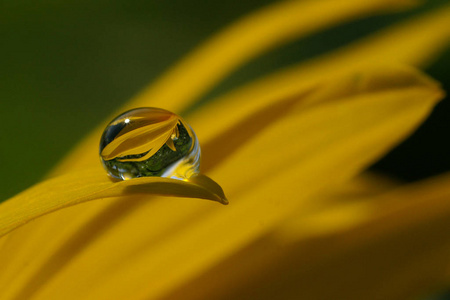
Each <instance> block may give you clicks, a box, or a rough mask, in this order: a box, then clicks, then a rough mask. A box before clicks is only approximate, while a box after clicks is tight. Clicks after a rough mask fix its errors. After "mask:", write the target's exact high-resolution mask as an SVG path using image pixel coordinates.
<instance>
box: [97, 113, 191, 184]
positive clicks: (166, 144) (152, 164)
mask: <svg viewBox="0 0 450 300" xmlns="http://www.w3.org/2000/svg"><path fill="white" fill-rule="evenodd" d="M100 159H101V161H102V164H103V167H104V168H105V169H106V171H107V172H108V174H109V175H111V176H112V177H114V178H118V179H122V180H127V179H132V178H137V177H144V176H159V177H170V178H175V179H180V180H185V179H187V178H189V177H191V176H194V175H196V174H198V172H199V167H200V146H199V143H198V140H197V137H196V135H195V133H194V131H193V130H192V128H191V127H190V126H189V125H188V124H187V123H186V122H185V121H184V120H183V119H182V118H181V117H180V116H178V115H176V114H174V113H172V112H169V111H167V110H164V109H160V108H153V107H145V108H137V109H133V110H130V111H127V112H125V113H123V114H121V115H120V116H118V117H117V118H115V119H114V120H113V121H112V122H111V123H110V124H109V125H108V126H107V127H106V129H105V131H104V132H103V135H102V137H101V140H100Z"/></svg>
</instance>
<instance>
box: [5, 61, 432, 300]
mask: <svg viewBox="0 0 450 300" xmlns="http://www.w3.org/2000/svg"><path fill="white" fill-rule="evenodd" d="M389 71H391V70H390V69H387V70H386V72H389ZM418 82H420V84H417V85H414V84H411V85H408V86H406V87H402V88H397V89H396V88H393V89H389V88H387V87H386V86H384V85H382V86H384V88H383V89H381V90H377V92H375V90H371V91H370V92H355V93H353V94H351V95H348V94H347V95H345V96H343V97H342V98H340V99H337V100H335V101H332V100H333V99H332V97H331V93H328V94H327V93H325V94H326V95H327V97H330V98H329V99H330V101H323V102H322V104H321V105H316V106H311V107H309V108H308V109H305V107H302V106H301V105H300V106H299V107H296V106H293V107H292V109H291V110H289V113H288V114H287V115H285V116H284V117H283V118H282V119H280V120H276V121H274V122H273V123H271V124H269V125H268V126H267V127H265V128H264V130H262V131H261V132H260V133H258V134H256V135H255V136H253V137H252V138H251V139H249V140H248V141H247V142H246V143H245V144H244V145H242V147H240V148H239V149H237V150H236V151H235V152H234V153H232V154H231V155H230V156H229V157H228V158H227V159H226V160H223V161H221V163H220V164H219V165H215V166H214V168H212V169H211V172H212V173H211V174H212V175H214V176H215V177H218V178H221V180H222V181H221V182H224V183H225V184H224V185H225V187H226V190H227V194H228V193H230V195H231V197H232V199H233V201H232V203H233V204H232V205H230V206H229V207H227V209H223V210H215V209H212V208H211V207H207V206H205V205H203V204H201V203H198V202H196V203H194V202H190V203H187V202H186V201H183V202H182V203H180V204H179V205H178V204H177V205H176V206H175V205H174V202H173V200H172V201H171V200H170V198H169V201H157V202H154V203H149V202H145V201H144V202H140V204H139V206H138V207H134V209H133V210H131V211H129V210H127V211H123V212H121V211H116V212H115V214H114V220H113V221H112V222H108V226H107V230H106V229H104V230H102V231H101V232H99V233H97V234H95V235H94V236H90V238H89V240H88V242H86V243H84V247H83V249H82V250H83V251H81V250H78V251H76V252H75V253H74V252H72V250H71V249H70V248H69V247H63V248H59V247H57V246H53V247H52V248H50V249H48V248H47V246H46V252H43V251H40V253H39V255H36V256H34V257H33V260H32V261H31V260H30V259H29V258H26V259H25V260H24V262H26V263H27V264H28V270H27V271H26V272H21V273H20V274H19V275H18V276H17V277H15V278H14V285H8V287H7V288H8V290H4V291H3V292H4V293H5V295H17V293H18V294H19V295H20V293H24V294H22V295H26V296H29V295H35V296H36V297H38V298H41V299H48V298H50V299H51V298H58V297H62V295H63V294H64V295H67V294H70V295H74V296H73V297H74V298H83V299H108V298H113V297H115V298H124V297H125V298H127V297H128V298H146V299H153V298H158V297H161V296H164V295H167V293H170V291H172V290H174V289H176V288H178V287H180V286H184V285H186V284H187V283H188V282H189V280H190V279H192V278H195V277H196V276H198V275H200V274H202V273H203V272H205V271H206V270H208V269H209V268H210V267H211V265H215V264H218V263H219V262H221V261H223V260H224V259H225V258H227V257H229V256H231V255H233V253H236V251H238V250H239V249H242V248H243V247H244V246H245V245H247V244H248V243H252V242H253V241H255V240H258V239H259V238H261V237H262V236H264V235H265V234H267V233H268V232H270V231H271V230H272V229H273V227H274V226H275V225H276V224H278V223H279V222H281V221H282V220H284V219H285V218H286V217H288V216H289V215H291V214H292V212H293V211H295V210H298V209H306V208H308V207H311V206H314V205H315V203H314V202H311V201H309V199H310V198H309V197H310V196H311V195H313V194H315V193H317V192H319V191H320V190H322V189H323V188H326V187H329V186H332V185H333V184H339V183H340V182H343V181H345V180H347V179H348V178H350V177H351V176H353V175H355V174H356V173H358V172H359V171H360V170H361V169H362V168H364V167H365V166H367V164H369V163H370V162H371V161H373V159H375V158H376V157H378V156H379V155H381V154H382V153H384V152H385V151H386V150H387V149H389V148H390V147H392V146H393V145H394V144H395V143H397V142H398V141H399V140H400V139H401V138H403V137H404V136H405V135H407V134H408V133H410V132H411V130H412V129H413V128H414V127H415V126H417V124H418V123H420V122H421V120H422V119H423V118H424V117H425V116H426V115H427V114H428V113H429V111H430V109H431V108H432V107H433V105H434V104H435V102H436V100H437V99H438V98H439V97H440V96H441V92H440V90H439V89H438V87H437V86H436V85H435V84H434V83H432V82H431V81H427V82H428V83H427V84H422V80H418ZM369 90H370V89H369ZM363 91H364V89H363ZM313 94H314V93H311V94H310V95H309V97H312V96H313ZM338 94H342V93H341V91H339V93H338ZM305 97H306V96H305ZM292 137H294V138H292ZM274 150H275V151H274ZM250 168H251V169H252V170H248V169H250ZM249 173H251V175H250V176H249ZM90 204H91V203H88V204H86V205H90ZM137 208H138V209H137ZM61 213H63V212H61ZM109 216H110V218H111V215H110V214H109ZM168 216H169V217H168ZM99 217H100V216H99ZM100 220H102V219H99V220H97V222H100ZM96 226H98V223H97V225H96ZM96 226H92V227H91V226H89V224H87V226H86V227H84V228H82V229H80V231H79V232H77V235H75V237H74V239H75V240H78V238H79V237H80V236H85V235H86V233H85V232H91V231H93V232H97V230H96V228H97V227H96ZM142 228H150V230H146V232H145V236H144V235H142ZM13 238H14V237H13ZM83 241H85V240H84V239H83ZM52 243H53V242H52ZM110 249H114V251H110ZM49 250H52V251H49ZM60 250H61V251H62V252H60ZM47 251H48V252H47ZM180 253H182V255H180ZM55 257H62V262H61V263H60V264H58V265H57V266H49V267H46V266H47V265H48V263H49V262H51V261H54V260H55ZM2 263H3V262H2ZM6 263H7V262H6ZM93 266H95V267H93ZM86 270H89V272H87V271H86ZM174 270H176V271H174ZM104 274H108V275H106V276H105V275H104ZM46 276H47V277H46ZM74 278H76V279H74ZM99 278H101V280H99ZM93 282H95V284H92V283H93ZM149 282H150V283H149ZM24 287H26V288H24ZM9 293H11V294H9ZM25 298H26V297H25Z"/></svg>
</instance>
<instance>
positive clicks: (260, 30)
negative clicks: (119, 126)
mask: <svg viewBox="0 0 450 300" xmlns="http://www.w3.org/2000/svg"><path fill="white" fill-rule="evenodd" d="M416 2H417V1H411V0H400V1H395V2H394V3H393V2H392V1H390V0H366V1H358V0H349V1H336V0H320V1H316V0H314V1H312V0H310V1H298V0H297V1H282V2H278V3H274V4H272V5H270V6H268V7H265V8H263V9H261V10H259V11H256V12H254V13H252V14H250V15H248V16H246V17H244V18H242V19H241V20H238V21H236V22H235V23H233V24H231V25H230V26H229V27H227V28H225V29H224V30H223V31H222V32H219V33H218V34H217V35H216V36H214V37H213V38H211V39H210V40H209V41H207V42H206V43H204V44H203V45H201V46H200V47H199V48H198V49H197V50H196V51H194V52H193V53H191V54H190V55H189V56H187V57H186V58H185V59H184V60H183V61H181V62H180V63H179V64H177V65H176V66H175V67H174V68H173V69H171V70H170V71H169V72H168V73H166V74H165V75H164V76H162V77H161V78H160V79H159V80H158V81H157V82H155V83H154V84H152V85H150V86H149V87H148V88H147V89H146V90H144V91H143V92H142V93H140V94H139V95H137V96H136V98H135V99H133V100H132V101H131V102H130V103H129V104H128V105H127V106H126V107H124V108H123V109H122V111H124V110H126V109H130V108H134V107H140V106H155V107H162V108H165V109H168V110H170V111H174V112H181V111H182V110H184V109H186V108H187V107H189V106H190V105H191V104H192V103H193V102H194V101H195V100H196V99H198V97H199V96H201V95H202V94H203V93H205V92H206V91H207V90H208V89H210V88H212V87H213V86H214V85H215V84H217V83H218V82H219V81H220V80H221V79H223V78H224V77H225V76H227V75H228V74H229V73H231V72H232V71H234V70H235V69H237V68H238V67H239V66H240V65H242V64H244V63H246V62H247V61H249V60H251V59H252V58H254V57H255V56H257V55H259V54H261V53H263V52H265V51H268V50H270V49H272V48H274V47H276V46H277V45H280V44H283V43H286V42H288V41H290V40H293V39H296V38H300V37H302V36H306V35H308V34H311V33H313V32H315V31H318V30H322V29H325V28H328V27H332V26H333V25H335V24H339V23H342V22H346V21H349V20H352V19H355V18H361V17H363V16H365V15H368V14H373V13H375V12H380V11H386V10H392V9H401V8H407V7H410V6H411V5H412V4H415V3H416ZM108 121H109V120H108ZM105 125H106V122H105V123H104V125H101V126H100V127H99V128H97V129H96V130H94V132H93V133H92V134H91V135H90V136H89V137H87V138H86V140H84V141H83V142H82V143H81V144H80V145H79V146H78V147H77V148H76V149H75V150H74V151H73V152H72V153H71V154H70V155H69V156H68V157H67V158H66V159H65V160H64V161H63V162H62V163H61V164H60V165H59V166H58V168H57V169H55V171H54V173H53V174H58V173H63V172H66V171H67V170H71V169H75V168H76V169H83V168H86V167H90V166H91V165H92V164H94V163H97V157H96V155H94V153H95V151H93V150H92V149H94V147H96V145H97V143H98V140H99V138H100V135H101V132H102V130H103V129H104V126H105ZM74 162H76V163H74Z"/></svg>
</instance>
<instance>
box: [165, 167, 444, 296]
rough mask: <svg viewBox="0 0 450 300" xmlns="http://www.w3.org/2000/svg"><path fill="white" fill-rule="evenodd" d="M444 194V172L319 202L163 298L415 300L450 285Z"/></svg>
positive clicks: (292, 216)
mask: <svg viewBox="0 0 450 300" xmlns="http://www.w3.org/2000/svg"><path fill="white" fill-rule="evenodd" d="M449 197H450V174H445V175H442V176H439V177H437V178H434V179H431V180H427V181H425V182H421V183H415V184H412V185H407V186H404V187H402V188H400V189H396V190H393V191H390V192H387V193H384V194H382V195H378V196H376V197H367V198H364V197H361V196H358V195H357V197H354V196H353V198H350V199H349V195H346V197H344V198H341V199H340V200H341V201H338V200H339V199H335V201H336V203H334V204H331V205H330V202H329V201H327V199H322V198H316V199H314V200H315V201H318V202H319V203H318V204H317V205H316V207H314V208H313V209H311V210H309V211H306V212H305V210H298V211H295V212H293V213H292V214H291V215H290V216H289V219H288V220H287V221H284V222H283V223H281V224H280V225H279V226H277V228H275V229H274V230H273V231H272V232H269V233H268V234H267V235H265V236H263V237H261V238H260V239H259V240H256V241H255V242H253V243H251V244H250V245H248V246H247V247H245V248H243V249H242V250H241V251H239V252H237V253H236V254H235V255H234V256H232V257H230V258H228V259H226V260H224V261H222V262H221V263H220V264H218V265H217V266H215V267H213V268H211V269H210V270H208V272H205V273H204V274H202V276H199V277H197V278H195V279H194V280H192V281H190V282H188V283H187V284H186V285H185V286H183V287H181V288H180V289H179V290H178V291H174V292H173V294H172V295H171V297H167V298H166V299H177V296H179V295H180V294H183V299H222V297H223V298H226V299H234V298H236V297H238V298H239V299H273V298H274V297H276V298H280V299H413V298H414V297H416V296H417V295H418V294H419V295H420V294H424V293H426V292H429V291H430V290H432V289H437V288H440V287H442V288H443V287H444V284H445V283H446V282H448V277H447V275H448V274H447V270H448V269H447V267H448V263H447V262H448V253H449V251H450V239H449V238H448V237H447V236H448V234H447V233H448V231H449V230H450V221H449V220H450V202H449V201H448V199H449ZM324 282H326V283H327V284H326V285H327V288H324ZM294 283H295V284H294ZM439 284H440V285H441V286H439ZM200 287H201V288H200Z"/></svg>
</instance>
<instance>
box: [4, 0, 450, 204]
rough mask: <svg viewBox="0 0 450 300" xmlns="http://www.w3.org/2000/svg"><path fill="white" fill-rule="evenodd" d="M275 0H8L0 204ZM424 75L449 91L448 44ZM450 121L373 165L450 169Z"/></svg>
mask: <svg viewBox="0 0 450 300" xmlns="http://www.w3.org/2000/svg"><path fill="white" fill-rule="evenodd" d="M272 2H274V1H269V0H245V1H232V0H220V1H205V0H203V1H200V0H190V1H185V0H170V1H144V0H112V1H101V0H99V1H86V0H77V1H73V0H66V1H57V0H42V1H31V0H28V1H25V0H24V1H21V0H9V1H3V0H2V1H0V24H1V25H0V37H1V39H0V43H1V46H0V57H1V59H0V120H1V123H2V132H1V134H0V165H1V172H0V186H1V189H0V201H2V200H5V199H8V198H9V197H11V196H13V195H14V194H16V193H18V192H20V191H21V190H23V189H25V188H27V187H28V186H30V185H32V184H33V183H35V182H37V181H38V180H40V179H41V178H42V177H43V176H45V174H46V172H48V171H49V170H50V169H51V168H52V166H54V165H55V164H56V163H57V162H58V161H59V160H60V159H61V158H62V157H63V156H64V155H65V154H66V153H67V152H68V151H69V150H70V149H71V148H72V147H74V145H75V144H76V143H77V142H78V141H79V140H80V139H82V138H83V136H84V135H86V134H87V133H88V132H89V131H90V130H91V128H94V127H95V126H96V125H97V124H98V123H99V122H101V121H102V120H104V119H105V118H106V117H107V116H109V115H110V114H111V113H112V112H113V111H115V110H116V109H117V108H118V107H119V106H120V105H122V104H123V103H124V102H126V101H127V100H128V99H130V98H131V97H132V96H133V95H134V94H136V93H137V92H138V91H139V90H140V89H142V88H143V87H144V86H146V85H147V84H148V83H150V82H152V81H153V80H155V79H156V78H157V77H158V76H159V75H160V74H161V73H163V72H164V71H165V70H166V69H167V68H169V67H170V66H171V65H172V64H174V63H175V62H176V61H177V60H179V59H180V58H182V57H183V56H184V55H185V54H186V53H188V52H189V51H191V50H192V49H194V48H195V47H196V46H197V45H199V44H200V43H201V42H202V41H204V40H205V39H206V38H207V37H209V36H211V35H212V34H213V33H214V32H216V31H218V30H219V29H221V28H223V27H224V26H225V25H226V24H229V23H230V22H232V21H233V20H235V19H237V18H239V17H240V16H243V15H245V14H247V13H248V12H250V11H252V10H254V9H257V8H259V7H262V6H264V5H266V4H268V3H272ZM448 3H449V1H444V0H431V1H425V2H424V4H423V5H421V6H419V7H417V8H414V9H411V10H408V11H404V12H395V13H388V14H385V15H377V16H373V17H370V18H366V19H363V20H357V21H354V22H351V23H347V24H343V25H341V26H338V27H335V28H332V29H329V30H326V31H323V32H321V33H319V34H316V35H313V36H309V37H307V38H305V39H302V40H300V41H296V42H293V43H290V44H287V45H285V46H284V47H282V48H279V49H277V50H276V51H273V52H270V53H267V54H265V55H263V56H261V57H259V58H257V59H254V60H253V61H251V62H250V63H248V64H247V65H245V66H244V67H242V68H241V69H239V70H238V71H236V72H235V73H233V74H232V76H230V77H229V78H227V79H226V80H225V81H224V82H223V83H221V84H220V85H219V86H218V87H217V88H215V89H214V90H213V91H211V92H210V93H209V94H208V95H206V96H205V97H204V99H201V100H200V101H203V102H204V101H208V100H209V99H211V98H213V97H214V96H215V95H218V94H220V93H222V92H224V91H227V90H229V89H231V88H233V87H235V86H239V85H241V84H243V83H245V82H247V81H249V80H252V79H255V78H257V77H259V76H263V75H264V74H267V73H270V72H272V71H274V70H277V69H279V68H282V67H283V66H287V65H290V64H292V63H295V62H300V61H302V60H307V59H310V58H312V57H315V56H319V55H321V54H324V53H326V52H328V51H332V50H334V49H337V48H339V47H342V46H344V45H346V44H348V43H350V42H352V41H353V40H355V39H358V38H360V37H363V36H366V35H369V34H371V33H372V32H376V31H378V30H382V29H383V28H386V27H387V26H390V25H392V24H395V23H397V22H401V21H402V20H406V19H408V18H410V17H412V16H415V15H420V14H422V13H424V12H426V11H430V10H434V9H437V8H438V7H439V6H442V5H445V4H448ZM425 71H426V72H427V73H428V74H430V75H431V76H432V77H434V78H435V79H437V80H439V81H440V82H441V83H442V84H443V87H444V89H445V90H447V91H450V51H449V50H448V49H447V51H445V52H444V53H442V55H441V56H440V58H438V60H437V61H436V62H435V63H434V64H433V65H431V66H429V67H428V68H427V69H426V70H425ZM449 119H450V105H449V104H448V99H447V100H444V101H443V102H441V103H440V104H439V105H438V106H437V107H436V109H435V111H434V112H433V114H432V116H431V118H430V119H429V120H427V121H426V123H425V124H424V125H423V126H422V127H421V128H420V129H419V130H418V131H417V132H416V133H415V134H414V135H413V136H412V137H411V138H409V139H408V140H407V141H405V142H404V143H403V144H401V145H400V146H399V147H397V148H396V149H394V150H393V151H392V152H391V153H390V154H388V155H387V156H386V157H385V158H384V159H382V160H381V161H380V162H378V163H377V164H375V165H374V166H373V167H372V168H373V169H374V170H376V171H379V172H383V173H384V174H387V175H389V176H392V177H396V178H399V179H403V180H406V181H414V180H419V179H422V178H426V177H429V176H432V175H435V174H439V173H441V172H445V171H449V170H450V158H449V155H448V153H450V144H449V143H447V140H448V132H449V131H450V130H449V129H450V122H449V121H448V120H449Z"/></svg>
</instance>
